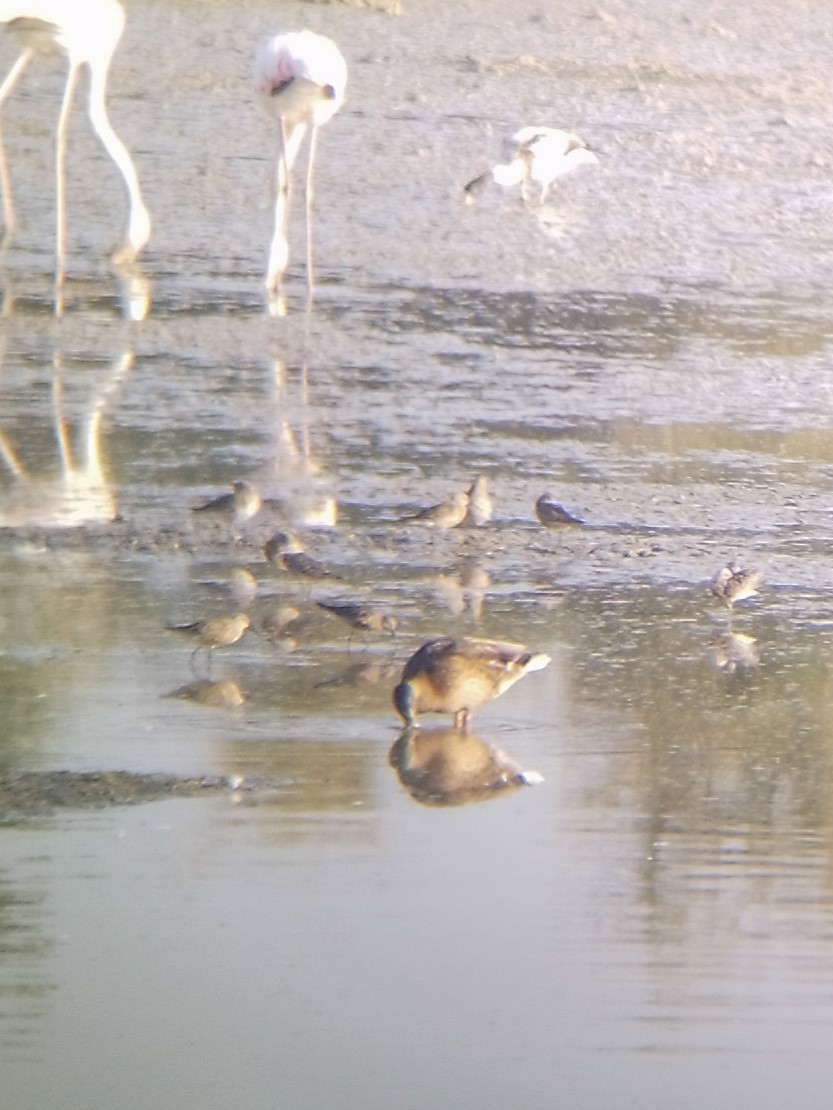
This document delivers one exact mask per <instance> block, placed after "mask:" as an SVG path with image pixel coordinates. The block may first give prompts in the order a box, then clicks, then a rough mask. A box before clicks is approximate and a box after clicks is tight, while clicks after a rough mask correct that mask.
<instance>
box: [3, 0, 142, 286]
mask: <svg viewBox="0 0 833 1110" xmlns="http://www.w3.org/2000/svg"><path fill="white" fill-rule="evenodd" d="M0 23H4V24H6V26H7V27H8V28H9V29H10V30H11V31H12V32H13V33H14V34H15V35H17V37H18V38H19V39H20V40H21V41H22V43H23V47H24V49H23V53H22V54H21V55H20V57H19V58H18V59H17V61H16V62H15V64H14V65H13V66H12V68H11V70H10V71H9V73H8V75H7V77H6V79H5V80H4V81H3V83H2V85H0V107H1V106H2V105H3V103H4V102H5V100H6V99H7V98H8V96H9V94H10V93H11V91H12V89H13V88H14V86H15V84H16V83H17V80H18V78H19V77H20V75H21V73H22V72H23V70H24V69H25V68H26V65H27V63H28V62H29V60H30V59H31V58H32V57H33V55H35V54H56V53H59V54H64V55H66V57H67V59H68V61H69V73H68V75H67V82H66V87H65V89H64V96H63V101H62V103H61V112H60V115H59V117H58V132H57V138H56V146H55V151H56V159H55V163H56V165H55V174H56V195H57V202H56V206H57V220H56V223H57V232H56V245H55V255H56V259H57V270H58V276H59V278H60V277H61V276H62V273H63V269H64V259H65V255H66V218H65V213H64V208H65V205H64V194H65V188H64V180H65V176H66V174H65V167H64V162H65V151H66V137H67V123H68V120H69V110H70V107H71V104H72V96H73V92H74V90H75V84H76V81H77V79H78V72H79V70H80V69H81V68H82V67H83V66H86V67H87V68H88V69H89V73H90V82H89V94H88V108H89V117H90V123H91V124H92V128H93V131H95V133H96V135H97V136H98V137H99V139H100V140H101V142H102V144H103V146H104V149H105V150H106V151H107V153H108V154H109V155H110V157H111V158H112V159H113V161H114V162H115V164H116V167H117V169H118V171H119V173H120V174H121V175H122V178H123V179H124V183H125V186H126V187H127V192H128V196H129V201H130V217H129V222H128V227H127V240H126V242H125V243H124V245H123V246H122V247H121V249H120V250H118V251H117V252H116V254H115V255H114V256H113V261H114V262H116V263H117V264H118V263H124V262H129V261H130V260H132V259H134V258H135V257H136V256H137V255H138V254H139V252H140V251H141V250H142V248H143V247H144V246H145V244H146V243H147V241H148V239H149V238H150V215H149V214H148V210H147V208H146V207H145V203H144V201H143V200H142V191H141V188H140V186H139V177H138V174H137V173H136V167H135V166H134V165H133V160H132V158H131V157H130V152H129V151H128V149H127V147H126V146H125V145H124V143H123V142H122V141H121V139H120V138H119V137H118V135H117V134H116V132H115V131H114V130H113V127H112V124H111V123H110V120H109V117H108V115H107V106H106V88H107V73H108V70H109V68H110V62H111V61H112V58H113V53H114V51H115V49H116V46H117V45H118V42H119V39H120V38H121V35H122V31H123V30H124V9H123V8H122V6H121V4H120V3H118V0H72V2H70V0H0ZM0 187H2V190H3V214H4V218H5V230H4V240H5V239H7V238H8V237H9V236H10V235H11V233H12V232H13V231H14V228H15V212H14V203H13V201H12V194H11V185H10V180H9V173H8V168H7V165H6V158H5V153H4V151H3V147H2V142H0ZM91 192H92V193H93V195H94V196H96V197H97V194H96V191H95V190H91ZM97 199H98V198H97ZM102 207H106V206H103V205H102V204H101V203H99V208H102Z"/></svg>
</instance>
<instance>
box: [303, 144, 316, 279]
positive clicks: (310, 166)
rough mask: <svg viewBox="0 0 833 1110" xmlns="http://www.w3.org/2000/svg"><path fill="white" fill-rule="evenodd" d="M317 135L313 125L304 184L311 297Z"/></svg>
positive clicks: (308, 276) (308, 277) (308, 274)
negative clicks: (313, 187) (313, 189)
mask: <svg viewBox="0 0 833 1110" xmlns="http://www.w3.org/2000/svg"><path fill="white" fill-rule="evenodd" d="M317 137H318V128H317V127H315V126H313V128H312V132H311V133H310V137H309V153H308V155H307V184H306V208H307V292H308V295H309V297H310V299H311V298H312V290H313V287H314V285H315V280H314V275H313V269H312V181H313V170H314V168H315V140H316V138H317Z"/></svg>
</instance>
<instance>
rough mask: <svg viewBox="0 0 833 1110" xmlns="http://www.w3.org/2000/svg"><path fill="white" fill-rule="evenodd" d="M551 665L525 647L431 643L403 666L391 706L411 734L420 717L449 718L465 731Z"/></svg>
mask: <svg viewBox="0 0 833 1110" xmlns="http://www.w3.org/2000/svg"><path fill="white" fill-rule="evenodd" d="M549 662H550V657H549V656H548V655H545V654H544V653H543V652H541V653H539V654H535V655H533V654H532V653H531V652H529V651H527V649H526V648H525V647H524V645H523V644H507V643H501V642H500V641H498V640H474V639H454V638H452V637H448V638H446V639H442V640H429V641H428V643H426V644H423V645H422V647H421V648H420V649H419V651H417V652H415V653H414V654H413V655H412V656H411V658H410V659H409V660H408V662H407V663H406V664H405V667H404V670H403V671H402V679H401V681H400V683H399V685H398V686H397V687H396V689H395V690H394V691H393V704H394V706H395V708H396V711H397V712H398V713H399V715H400V716H401V717H402V719H403V720H404V722H405V725H406V727H408V728H411V727H414V726H416V724H417V717H418V715H419V714H420V713H451V714H452V715H453V717H454V727H455V728H460V729H465V728H467V727H468V724H469V721H470V719H471V714H472V712H473V710H475V709H478V708H479V707H480V706H481V705H485V703H486V702H487V701H491V700H492V698H496V697H499V695H500V694H502V693H503V692H504V691H505V690H508V689H509V687H510V686H513V685H514V684H515V683H516V682H517V681H518V679H519V678H523V676H524V675H525V674H526V673H527V672H528V671H540V670H542V669H543V668H544V667H546V665H547V664H548V663H549Z"/></svg>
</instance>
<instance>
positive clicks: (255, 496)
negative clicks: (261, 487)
mask: <svg viewBox="0 0 833 1110" xmlns="http://www.w3.org/2000/svg"><path fill="white" fill-rule="evenodd" d="M262 508H263V498H262V497H261V496H260V494H259V493H258V492H257V490H256V489H255V487H254V486H253V485H251V484H250V483H249V482H232V484H231V493H223V494H221V495H220V496H219V497H215V498H213V499H212V500H211V501H205V502H204V503H203V504H202V505H194V507H193V509H192V510H191V511H192V512H195V513H210V514H215V513H216V514H219V515H222V516H228V517H231V519H232V520H233V521H234V523H235V524H244V523H245V522H246V521H247V520H251V519H252V517H253V516H257V514H258V513H259V512H260V510H261V509H262Z"/></svg>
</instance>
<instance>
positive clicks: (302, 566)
mask: <svg viewBox="0 0 833 1110" xmlns="http://www.w3.org/2000/svg"><path fill="white" fill-rule="evenodd" d="M263 554H264V556H265V557H266V561H267V562H269V563H275V564H277V566H279V567H283V569H284V570H288V571H289V572H290V573H291V574H300V575H302V576H303V577H304V578H338V579H341V575H340V574H336V572H335V571H334V570H333V569H332V568H331V567H328V566H327V564H326V563H322V562H321V560H320V559H316V558H314V557H313V556H312V555H308V554H307V553H306V551H304V549H303V547H302V545H301V542H300V540H298V539H296V538H295V536H292V535H290V533H289V532H275V534H274V536H272V537H271V538H270V539H268V540H267V541H266V543H265V544H264V546H263Z"/></svg>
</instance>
